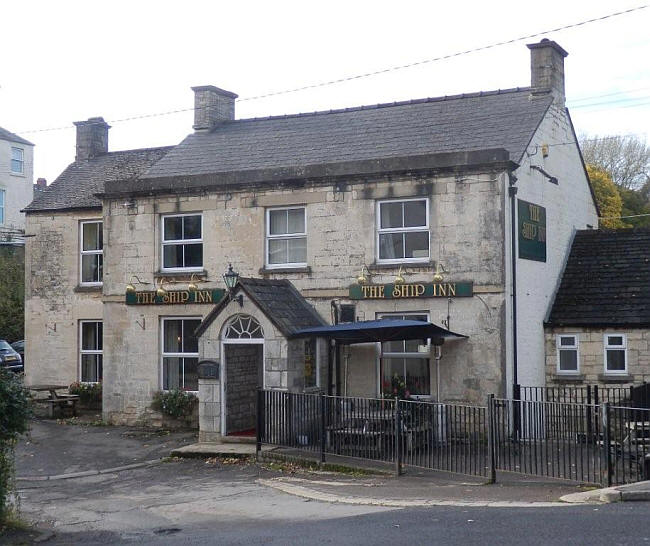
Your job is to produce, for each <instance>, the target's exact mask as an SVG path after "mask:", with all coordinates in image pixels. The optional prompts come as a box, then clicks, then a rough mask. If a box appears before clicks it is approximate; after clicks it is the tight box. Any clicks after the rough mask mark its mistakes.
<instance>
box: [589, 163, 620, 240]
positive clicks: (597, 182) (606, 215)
mask: <svg viewBox="0 0 650 546" xmlns="http://www.w3.org/2000/svg"><path fill="white" fill-rule="evenodd" d="M587 173H588V174H589V180H590V181H591V186H592V187H593V189H594V193H595V194H596V202H597V203H598V208H599V209H600V217H601V218H600V227H603V228H609V229H618V228H624V227H628V226H627V224H625V223H624V222H623V221H622V220H621V219H620V217H621V216H622V211H623V200H622V199H621V195H620V193H619V192H618V188H617V187H616V184H614V182H613V181H612V177H611V176H610V175H609V173H608V172H607V171H605V170H604V169H601V168H600V167H596V166H594V165H587Z"/></svg>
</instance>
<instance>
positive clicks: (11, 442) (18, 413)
mask: <svg viewBox="0 0 650 546" xmlns="http://www.w3.org/2000/svg"><path fill="white" fill-rule="evenodd" d="M31 416H32V403H31V398H30V396H29V392H28V391H27V389H25V388H24V387H23V384H22V381H21V380H20V378H19V377H18V376H17V375H15V374H13V373H11V372H8V371H6V370H2V369H0V525H1V524H3V523H4V522H6V521H7V520H8V519H9V518H10V517H11V513H12V506H11V502H10V501H11V495H12V493H13V491H14V490H15V483H14V447H15V446H16V442H17V441H18V438H19V437H20V435H21V434H25V433H26V432H27V430H28V429H29V420H30V418H31Z"/></svg>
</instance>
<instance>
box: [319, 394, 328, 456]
mask: <svg viewBox="0 0 650 546" xmlns="http://www.w3.org/2000/svg"><path fill="white" fill-rule="evenodd" d="M318 398H319V400H320V462H321V463H324V462H325V441H326V438H327V434H326V431H325V394H324V393H322V392H321V393H320V396H319V397H318Z"/></svg>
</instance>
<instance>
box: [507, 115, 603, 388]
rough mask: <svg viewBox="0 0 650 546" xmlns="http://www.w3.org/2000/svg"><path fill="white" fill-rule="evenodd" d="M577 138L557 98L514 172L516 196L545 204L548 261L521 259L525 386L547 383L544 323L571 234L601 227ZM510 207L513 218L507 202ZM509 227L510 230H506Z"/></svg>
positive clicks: (519, 305) (520, 369)
mask: <svg viewBox="0 0 650 546" xmlns="http://www.w3.org/2000/svg"><path fill="white" fill-rule="evenodd" d="M575 140H576V139H575V135H574V134H573V131H572V130H571V124H570V122H569V118H568V115H567V113H566V110H565V109H564V108H563V107H560V106H558V105H557V103H555V102H554V103H553V105H551V108H550V109H549V112H548V113H547V115H546V117H545V118H544V120H543V122H542V123H541V124H540V126H539V128H538V129H537V131H536V133H535V135H534V136H533V139H532V140H531V143H530V145H529V146H528V153H527V154H525V155H524V158H522V160H521V164H520V167H519V168H518V169H517V171H516V172H515V174H516V176H517V178H518V181H517V188H518V192H517V198H518V199H523V200H525V201H529V202H531V203H535V204H537V205H541V206H543V207H545V208H546V263H544V262H536V261H532V260H522V259H518V260H517V331H518V334H517V336H518V339H517V344H518V355H519V363H518V372H519V383H520V384H521V385H544V327H543V323H544V320H545V318H546V316H547V314H548V312H549V310H550V306H551V304H552V302H553V297H554V295H555V291H556V289H557V286H558V284H559V282H560V277H561V274H562V271H563V270H564V265H565V262H566V258H567V256H568V253H569V251H570V247H571V243H572V241H573V235H574V233H575V230H577V229H587V228H588V226H593V227H594V228H597V227H598V214H597V211H596V207H595V205H594V201H593V199H592V196H591V192H590V189H589V184H588V181H587V177H586V174H585V172H584V169H583V167H582V163H581V160H580V154H579V151H578V147H577V145H576V144H574V143H573V142H574V141H575ZM542 144H548V145H549V153H548V157H546V158H544V157H543V155H542V150H541V148H542ZM531 165H538V166H540V167H542V168H543V169H544V170H545V171H546V172H548V173H549V174H550V175H552V176H555V177H557V179H558V182H559V183H558V184H557V185H555V184H552V183H550V182H549V181H548V179H547V178H546V177H545V176H543V175H542V174H541V173H539V172H537V171H535V170H533V169H531V168H530V166H531ZM506 210H507V211H508V215H507V216H508V222H509V221H510V218H509V210H510V206H509V204H508V208H507V209H506ZM506 226H509V223H507V224H506ZM506 230H507V231H508V232H509V229H508V228H506ZM506 248H510V246H509V245H507V247H506ZM508 260H509V258H508ZM508 268H509V261H508ZM510 282H511V279H509V283H510ZM509 285H510V284H509ZM510 312H511V310H510V311H509V316H510ZM510 355H512V352H510ZM511 358H512V357H511ZM508 376H509V377H508V385H511V383H512V364H511V359H510V365H509V366H508Z"/></svg>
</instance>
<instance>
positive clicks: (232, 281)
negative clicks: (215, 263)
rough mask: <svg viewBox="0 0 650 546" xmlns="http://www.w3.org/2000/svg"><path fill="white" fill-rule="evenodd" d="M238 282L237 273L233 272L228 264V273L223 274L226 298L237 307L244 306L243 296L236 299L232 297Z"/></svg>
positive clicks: (240, 295)
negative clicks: (235, 303)
mask: <svg viewBox="0 0 650 546" xmlns="http://www.w3.org/2000/svg"><path fill="white" fill-rule="evenodd" d="M238 281H239V273H237V272H236V271H234V270H233V268H232V264H228V271H226V272H225V273H224V274H223V282H224V283H225V284H226V289H227V290H228V298H229V299H230V301H235V300H236V301H237V303H239V307H243V306H244V296H243V295H242V294H239V295H238V296H237V297H235V296H234V295H233V290H234V289H235V286H237V282H238Z"/></svg>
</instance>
